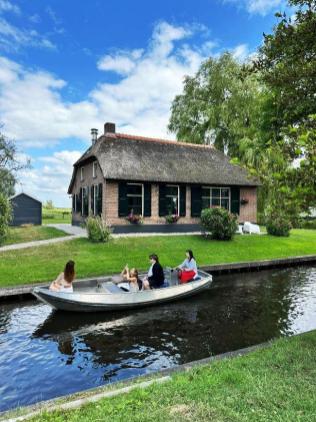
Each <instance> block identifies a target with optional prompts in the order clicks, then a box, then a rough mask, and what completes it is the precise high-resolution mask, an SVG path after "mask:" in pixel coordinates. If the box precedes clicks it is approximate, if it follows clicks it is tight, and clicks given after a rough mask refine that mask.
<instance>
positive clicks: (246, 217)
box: [239, 187, 257, 223]
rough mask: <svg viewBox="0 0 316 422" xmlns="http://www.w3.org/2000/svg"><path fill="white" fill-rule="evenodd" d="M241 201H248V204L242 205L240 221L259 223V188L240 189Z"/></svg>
mask: <svg viewBox="0 0 316 422" xmlns="http://www.w3.org/2000/svg"><path fill="white" fill-rule="evenodd" d="M240 199H247V200H248V204H246V205H241V204H240V212H239V221H240V222H245V221H250V222H252V223H255V222H256V221H257V188H253V187H249V188H240Z"/></svg>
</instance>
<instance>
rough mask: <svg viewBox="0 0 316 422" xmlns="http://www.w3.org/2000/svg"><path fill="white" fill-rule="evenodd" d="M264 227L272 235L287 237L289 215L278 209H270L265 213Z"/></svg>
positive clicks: (289, 227)
mask: <svg viewBox="0 0 316 422" xmlns="http://www.w3.org/2000/svg"><path fill="white" fill-rule="evenodd" d="M265 220H266V228H267V232H268V234H271V235H272V236H283V237H288V236H289V235H290V230H291V228H292V225H291V223H290V219H289V217H288V216H287V215H286V214H284V213H282V212H280V211H271V212H269V213H268V214H267V215H266V219H265Z"/></svg>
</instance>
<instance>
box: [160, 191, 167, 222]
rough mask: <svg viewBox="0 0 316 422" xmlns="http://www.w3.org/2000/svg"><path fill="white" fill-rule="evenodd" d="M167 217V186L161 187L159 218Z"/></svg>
mask: <svg viewBox="0 0 316 422" xmlns="http://www.w3.org/2000/svg"><path fill="white" fill-rule="evenodd" d="M165 215H167V210H166V186H165V185H159V217H164V216H165Z"/></svg>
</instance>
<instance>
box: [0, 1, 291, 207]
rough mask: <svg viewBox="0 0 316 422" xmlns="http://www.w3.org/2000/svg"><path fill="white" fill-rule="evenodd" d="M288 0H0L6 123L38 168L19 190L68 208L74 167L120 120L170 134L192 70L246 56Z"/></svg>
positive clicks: (0, 89)
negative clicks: (93, 135)
mask: <svg viewBox="0 0 316 422" xmlns="http://www.w3.org/2000/svg"><path fill="white" fill-rule="evenodd" d="M284 8H285V5H284V3H283V1H282V0H257V1H254V0H240V1H239V0H195V1H192V0H191V1H189V0H181V1H180V0H169V1H167V0H160V1H159V2H150V1H139V0H134V1H133V2H132V1H126V0H125V1H123V0H121V1H118V0H116V1H114V0H108V1H101V0H90V1H78V0H77V1H74V0H67V1H65V0H51V1H43V0H33V1H29V0H19V1H14V0H0V122H1V123H2V124H3V127H2V132H3V133H5V134H6V135H7V136H8V137H10V138H12V139H14V140H15V141H16V142H17V145H18V148H19V151H20V156H21V159H22V160H23V159H25V158H26V157H30V158H31V162H32V168H31V169H29V170H26V171H24V172H23V173H21V175H20V184H19V185H18V186H17V189H16V190H17V192H20V191H21V189H23V191H25V192H28V193H30V194H32V195H34V196H36V197H38V198H39V199H41V200H42V201H46V200H48V199H52V200H53V202H54V204H56V205H57V206H69V204H70V201H69V198H68V196H67V193H66V192H67V187H68V183H69V180H70V177H71V172H72V164H73V162H74V161H75V160H76V159H77V158H78V157H79V156H80V154H81V153H82V152H83V151H84V150H85V149H86V148H87V147H88V145H89V144H90V128H91V127H97V128H98V129H99V134H100V133H102V130H103V129H102V128H103V124H104V122H106V121H113V122H115V123H116V124H117V127H118V129H119V131H120V132H127V133H134V134H139V135H145V136H155V137H168V138H173V135H172V134H170V133H168V132H167V123H168V118H169V109H170V104H171V101H172V99H173V98H174V96H175V95H176V94H178V93H180V92H181V88H182V81H183V77H184V75H193V74H194V73H195V72H196V71H197V69H198V67H199V65H200V63H201V62H202V61H203V60H205V59H206V58H207V57H209V56H216V55H218V54H220V53H221V52H223V51H225V50H230V51H232V52H233V54H234V55H235V56H236V58H237V59H238V60H241V61H243V60H247V58H248V57H249V55H251V53H253V52H254V51H255V50H256V48H257V47H258V45H260V44H261V42H262V33H263V32H265V33H269V32H271V29H272V27H273V25H274V24H275V22H276V19H275V17H274V13H275V12H276V11H277V10H284Z"/></svg>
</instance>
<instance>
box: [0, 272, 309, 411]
mask: <svg viewBox="0 0 316 422" xmlns="http://www.w3.org/2000/svg"><path fill="white" fill-rule="evenodd" d="M315 328H316V267H315V266H309V267H306V266H304V267H296V268H288V269H273V270H265V271H261V272H258V273H240V274H228V275H218V276H215V277H214V283H213V285H212V287H211V289H209V290H208V291H207V292H205V293H202V294H201V295H199V296H196V297H194V298H191V299H189V300H184V301H180V302H175V303H170V304H168V305H164V306H159V307H152V308H147V309H142V310H136V311H131V312H124V313H122V312H121V313H111V314H110V313H109V314H92V315H91V314H90V315H89V314H87V315H78V314H70V313H61V312H54V311H52V310H51V308H49V307H48V306H46V305H43V304H41V303H39V302H36V301H35V300H30V301H25V302H20V303H12V302H11V303H9V304H5V303H1V305H0V397H1V401H0V411H5V410H8V409H11V408H14V407H17V406H23V405H28V404H32V403H35V402H38V401H41V400H47V399H51V398H54V397H57V396H61V395H65V394H70V393H74V392H77V391H82V390H85V389H88V388H93V387H97V386H100V385H105V384H108V383H111V382H114V381H118V380H123V379H127V378H131V377H133V376H137V375H142V374H146V373H151V372H154V371H157V370H160V369H164V368H170V367H174V366H176V365H179V364H183V363H187V362H191V361H194V360H198V359H203V358H206V357H208V356H211V355H217V354H219V353H224V352H227V351H233V350H237V349H240V348H244V347H247V346H251V345H254V344H258V343H262V342H265V341H267V340H270V339H273V338H277V337H282V336H290V335H293V334H297V333H301V332H305V331H308V330H312V329H315Z"/></svg>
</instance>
